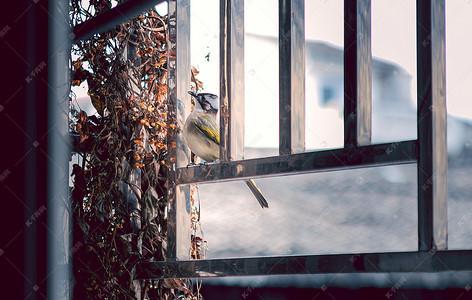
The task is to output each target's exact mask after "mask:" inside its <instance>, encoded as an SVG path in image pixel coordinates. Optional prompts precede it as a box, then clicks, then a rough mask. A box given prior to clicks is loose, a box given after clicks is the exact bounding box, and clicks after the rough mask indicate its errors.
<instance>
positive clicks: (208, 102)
mask: <svg viewBox="0 0 472 300" xmlns="http://www.w3.org/2000/svg"><path fill="white" fill-rule="evenodd" d="M188 93H189V94H190V95H191V96H192V97H193V99H195V101H193V102H194V103H195V108H194V110H193V111H192V113H191V114H190V115H189V116H188V117H187V120H186V121H185V125H184V130H183V135H184V138H185V142H186V143H187V146H188V147H189V148H190V150H191V151H192V152H193V153H194V154H195V155H196V156H198V157H200V158H201V159H203V160H205V161H206V162H212V161H216V160H217V159H219V154H220V130H219V128H218V125H217V123H216V114H217V113H218V107H219V105H218V96H217V95H215V94H211V93H199V94H197V93H195V92H192V91H189V92H188ZM246 184H247V186H248V187H249V189H250V190H251V192H252V193H253V194H254V197H256V199H257V201H258V202H259V204H260V205H261V207H262V208H268V207H269V204H268V203H267V200H266V199H265V197H264V195H262V192H261V191H260V189H259V188H258V187H257V185H256V183H255V182H254V180H253V179H248V180H246Z"/></svg>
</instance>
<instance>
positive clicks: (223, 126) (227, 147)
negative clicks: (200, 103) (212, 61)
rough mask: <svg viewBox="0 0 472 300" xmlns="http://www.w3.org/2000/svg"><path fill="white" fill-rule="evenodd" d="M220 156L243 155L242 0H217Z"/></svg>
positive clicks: (237, 157) (228, 158)
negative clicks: (218, 16)
mask: <svg viewBox="0 0 472 300" xmlns="http://www.w3.org/2000/svg"><path fill="white" fill-rule="evenodd" d="M220 62H221V64H220V136H221V139H220V159H221V160H222V161H228V160H240V159H243V158H244V0H221V1H220Z"/></svg>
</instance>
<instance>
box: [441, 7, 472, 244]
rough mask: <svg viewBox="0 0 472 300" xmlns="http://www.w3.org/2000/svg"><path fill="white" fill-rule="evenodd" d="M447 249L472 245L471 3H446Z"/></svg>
mask: <svg viewBox="0 0 472 300" xmlns="http://www.w3.org/2000/svg"><path fill="white" fill-rule="evenodd" d="M446 5H447V6H446V61H447V64H446V67H447V70H446V76H447V80H446V83H447V86H446V93H447V94H446V95H447V111H448V118H447V149H448V158H449V161H448V178H447V183H448V215H449V216H448V217H449V224H448V225H449V248H450V249H471V248H472V232H471V230H470V229H471V228H472V201H471V200H472V199H471V195H472V178H471V177H470V173H471V168H472V105H471V96H470V95H471V93H470V87H471V86H472V61H471V60H470V53H472V43H471V42H470V39H469V36H470V35H471V34H472V21H471V19H470V15H471V14H472V5H471V3H469V2H468V1H447V2H446Z"/></svg>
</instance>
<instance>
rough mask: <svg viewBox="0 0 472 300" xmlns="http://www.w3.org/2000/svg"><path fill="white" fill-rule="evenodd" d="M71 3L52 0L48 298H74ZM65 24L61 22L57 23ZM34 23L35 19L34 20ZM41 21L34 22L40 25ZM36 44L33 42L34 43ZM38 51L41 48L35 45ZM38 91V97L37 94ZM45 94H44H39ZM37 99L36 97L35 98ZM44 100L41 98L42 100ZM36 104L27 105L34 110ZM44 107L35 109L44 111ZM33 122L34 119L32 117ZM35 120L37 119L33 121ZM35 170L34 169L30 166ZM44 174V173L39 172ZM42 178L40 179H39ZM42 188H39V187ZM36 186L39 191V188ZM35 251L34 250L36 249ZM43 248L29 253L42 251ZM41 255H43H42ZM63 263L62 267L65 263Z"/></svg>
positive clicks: (49, 81)
mask: <svg viewBox="0 0 472 300" xmlns="http://www.w3.org/2000/svg"><path fill="white" fill-rule="evenodd" d="M68 11H69V3H68V2H66V1H59V0H53V1H49V3H48V12H49V26H48V28H49V42H48V44H49V53H48V57H49V59H48V61H47V63H48V64H47V65H48V78H47V80H48V84H49V87H50V88H49V90H48V93H49V94H48V111H49V113H48V123H49V124H48V128H50V130H49V133H48V134H47V139H48V149H49V150H48V154H49V158H51V159H50V160H49V164H48V171H49V174H48V178H47V180H48V205H47V214H48V224H47V225H48V226H47V227H48V229H49V234H48V259H47V260H48V263H47V264H48V266H47V268H48V270H47V272H45V274H46V273H47V274H49V277H48V280H47V285H48V288H47V295H48V299H53V300H56V299H72V255H73V253H71V251H72V250H71V249H72V247H71V246H72V235H71V219H72V216H71V215H70V211H71V207H70V206H71V205H70V198H69V184H68V178H69V176H68V174H69V157H70V147H71V145H70V142H69V141H70V139H69V130H68V128H69V125H68V115H67V112H68V111H69V92H70V70H69V57H70V47H71V45H70V42H69V41H70V39H69V37H70V26H69V18H68ZM58 22H59V23H62V24H63V26H57V23H58ZM32 24H33V23H32ZM37 24H38V23H34V25H35V26H37ZM30 46H32V45H30ZM33 49H34V51H35V52H38V50H39V49H38V48H37V49H35V48H33ZM37 96H38V94H37V93H36V94H35V95H34V97H37ZM39 98H42V97H39ZM33 102H34V101H33ZM40 103H41V102H40ZM31 108H32V107H29V108H27V109H29V110H31ZM41 112H42V110H40V109H39V110H37V111H34V113H35V114H39V115H40V114H41ZM29 121H30V122H31V120H29ZM33 124H34V123H33ZM29 172H31V173H33V172H34V171H33V170H29ZM37 174H40V173H37ZM37 180H38V179H37ZM38 190H39V189H38ZM38 190H35V192H38ZM32 251H34V250H33V249H32ZM39 254H40V252H38V251H36V252H35V253H28V255H30V256H31V255H32V256H35V255H39ZM38 257H39V256H38ZM61 266H62V267H61Z"/></svg>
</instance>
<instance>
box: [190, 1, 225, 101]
mask: <svg viewBox="0 0 472 300" xmlns="http://www.w3.org/2000/svg"><path fill="white" fill-rule="evenodd" d="M190 9H191V11H190V28H191V30H190V39H191V41H190V42H191V64H192V66H194V67H195V68H196V69H197V70H198V72H199V73H198V75H197V77H198V79H199V80H200V81H201V82H202V83H203V91H205V92H210V93H213V94H216V95H219V93H220V77H219V72H220V44H219V42H220V39H219V33H220V30H219V29H220V10H219V9H220V6H219V1H218V0H204V1H202V0H197V1H195V0H194V1H191V3H190Z"/></svg>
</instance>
